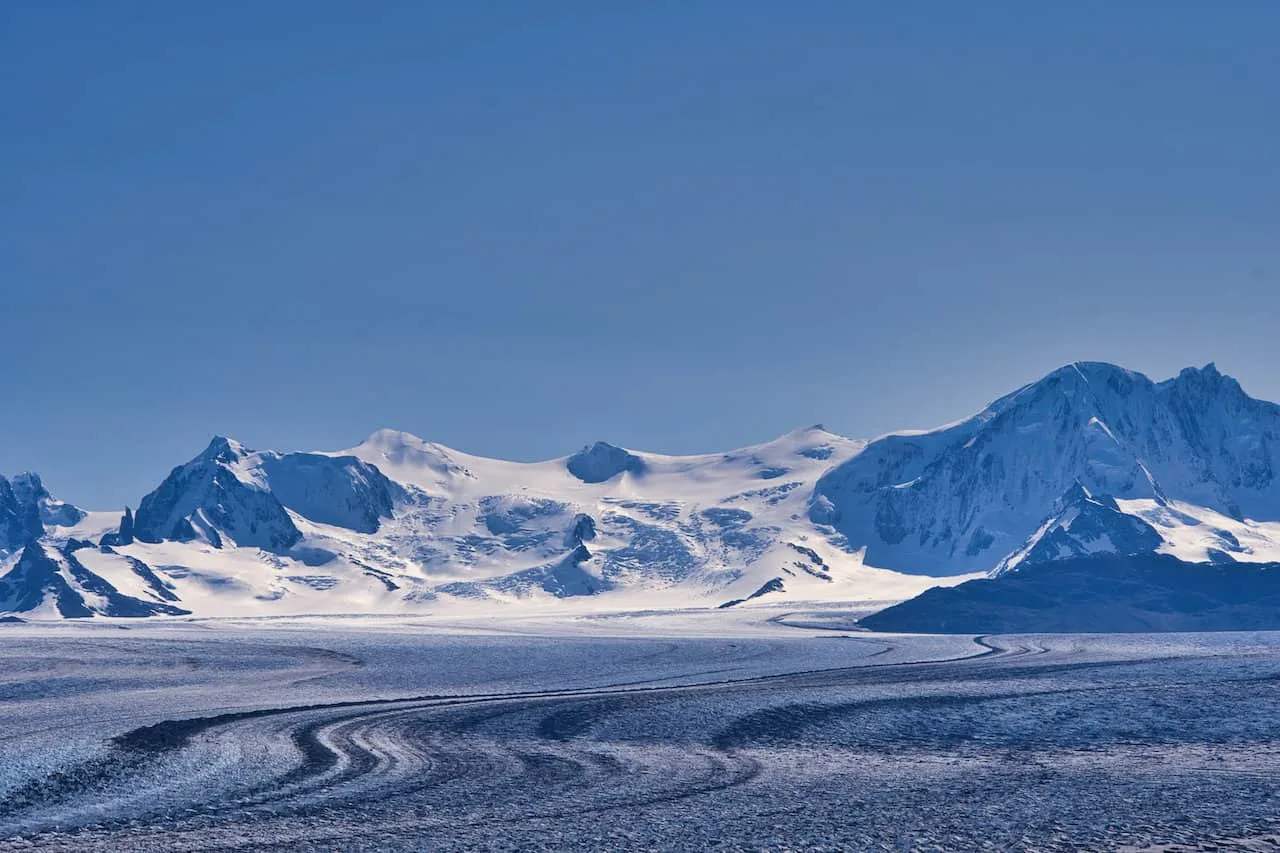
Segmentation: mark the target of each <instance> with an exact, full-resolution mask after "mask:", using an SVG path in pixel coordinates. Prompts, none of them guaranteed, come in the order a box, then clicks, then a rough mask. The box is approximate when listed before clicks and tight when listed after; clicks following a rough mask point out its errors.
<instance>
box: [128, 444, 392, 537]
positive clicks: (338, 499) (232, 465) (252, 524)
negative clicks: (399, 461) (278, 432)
mask: <svg viewBox="0 0 1280 853" xmlns="http://www.w3.org/2000/svg"><path fill="white" fill-rule="evenodd" d="M398 493H399V491H398V489H397V487H396V486H395V485H393V484H392V483H391V482H390V481H389V480H388V479H387V478H386V477H385V476H383V475H382V473H381V472H380V471H378V469H377V468H375V467H373V466H371V465H368V464H367V463H365V462H362V461H361V460H359V459H356V458H355V457H354V456H330V455H327V454H320V453H286V454H282V453H276V452H274V451H252V450H247V449H246V448H245V447H244V446H243V445H241V444H240V443H239V442H236V441H233V440H231V439H228V438H224V437H221V436H219V437H216V438H214V439H213V441H211V442H210V443H209V446H208V447H207V448H206V449H205V450H204V452H202V453H201V454H200V455H198V456H196V457H195V458H194V459H192V460H191V461H190V462H188V463H186V464H185V465H180V466H178V467H177V468H174V469H173V471H172V472H171V473H170V474H169V476H168V477H167V478H165V481H164V482H163V483H161V484H160V486H159V488H157V489H156V490H155V491H154V492H151V493H150V494H149V495H147V496H146V497H144V498H143V499H142V502H141V503H140V504H139V506H138V511H137V514H136V515H135V516H134V519H133V533H134V536H136V537H137V538H138V539H140V540H142V541H143V542H153V543H154V542H160V541H163V540H177V541H181V542H186V541H193V540H198V541H202V542H206V543H208V544H210V545H212V546H213V547H215V548H221V547H222V546H223V544H224V541H225V540H227V539H229V540H230V541H231V542H232V543H234V544H235V545H239V546H250V547H256V548H261V549H263V550H265V551H272V552H284V551H287V550H288V549H289V548H291V547H293V546H294V545H296V544H297V543H298V541H299V540H300V539H301V538H302V533H301V532H300V531H299V529H298V527H297V524H296V523H295V520H294V517H293V514H292V513H296V514H297V515H298V516H301V517H302V518H306V519H310V520H311V521H314V522H317V523H320V524H329V525H333V526H336V527H341V528H346V529H349V530H354V531H357V532H361V533H373V532H376V531H377V529H378V525H379V520H380V519H382V518H389V517H390V516H391V510H392V504H393V502H394V500H395V498H396V496H397V495H398ZM290 511H292V513H291V512H290Z"/></svg>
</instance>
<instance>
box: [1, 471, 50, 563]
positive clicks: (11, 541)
mask: <svg viewBox="0 0 1280 853" xmlns="http://www.w3.org/2000/svg"><path fill="white" fill-rule="evenodd" d="M15 479H16V478H15ZM21 490H22V486H21V484H20V485H19V490H15V489H14V487H13V485H12V484H11V483H10V482H9V481H8V480H7V479H5V478H4V477H0V556H3V555H6V554H13V553H15V552H17V551H18V550H20V549H21V548H23V547H24V546H25V545H26V544H27V543H28V542H31V541H32V540H35V539H39V538H40V537H41V536H43V535H44V523H43V522H42V521H41V520H40V508H39V505H38V504H37V502H36V501H34V500H31V499H29V497H27V496H25V495H24V494H20V492H21Z"/></svg>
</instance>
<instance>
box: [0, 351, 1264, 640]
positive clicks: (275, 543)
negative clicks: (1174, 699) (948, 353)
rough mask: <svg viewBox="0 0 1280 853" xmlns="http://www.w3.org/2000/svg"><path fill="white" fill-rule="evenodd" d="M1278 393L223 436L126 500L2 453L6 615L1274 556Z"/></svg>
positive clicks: (704, 588)
mask: <svg viewBox="0 0 1280 853" xmlns="http://www.w3.org/2000/svg"><path fill="white" fill-rule="evenodd" d="M1278 444H1280V406H1276V405H1275V404H1272V403H1267V402H1263V401H1259V400H1255V399H1253V398H1251V397H1249V396H1248V395H1246V394H1245V393H1244V391H1243V390H1242V389H1241V387H1240V385H1239V384H1238V383H1237V382H1236V381H1235V380H1233V379H1231V378H1229V377H1227V376H1224V375H1222V374H1221V373H1219V372H1218V370H1217V369H1216V368H1215V367H1214V366H1213V365H1208V366H1206V367H1204V368H1200V369H1187V370H1184V371H1182V373H1180V374H1179V375H1178V376H1177V377H1175V378H1173V379H1170V380H1167V381H1164V382H1152V381H1151V380H1149V379H1147V378H1146V377H1145V376H1142V375H1141V374H1138V373H1133V372H1131V371H1127V370H1124V369H1121V368H1119V367H1115V366H1113V365H1109V364H1100V363H1077V364H1072V365H1068V366H1067V367H1064V368H1062V369H1060V370H1056V371H1054V372H1053V373H1051V374H1049V375H1048V376H1046V377H1044V378H1043V379H1041V380H1040V381H1038V382H1035V383H1032V384H1030V385H1027V386H1026V387H1024V388H1021V389H1019V390H1018V391H1015V392H1014V393H1012V394H1009V395H1008V396H1005V397H1002V398H1001V399H999V400H997V401H996V402H994V403H992V404H991V405H990V406H988V407H987V408H986V409H983V410H982V411H981V412H979V413H978V414H976V415H974V416H972V417H970V418H967V419H965V420H963V421H959V422H957V423H954V424H950V425H947V426H944V427H941V428H939V429H936V430H932V431H928V432H913V433H895V434H891V435H887V436H883V437H881V438H878V439H875V440H873V441H863V440H856V439H850V438H844V437H841V436H838V435H834V434H832V433H829V432H826V431H825V430H823V429H822V428H821V427H811V428H808V429H802V430H797V431H795V432H793V433H789V434H787V435H785V436H782V437H781V438H778V439H776V440H774V441H771V442H767V443H765V444H761V445H757V446H754V447H748V448H743V449H741V450H736V451H732V452H729V453H718V454H708V455H701V456H664V455H659V454H653V453H643V452H639V451H633V450H626V449H623V448H620V447H615V446H613V445H610V444H605V443H603V442H601V443H597V444H594V445H592V446H589V447H586V448H583V449H582V450H581V451H579V452H578V453H575V454H573V455H571V456H568V457H564V458H560V459H554V460H550V461H546V462H536V463H520V462H507V461H502V460H496V459H486V458H481V457H476V456H471V455H468V454H465V453H462V452H460V451H456V450H452V449H450V448H447V447H443V446H441V445H438V444H432V443H429V442H426V441H423V440H422V439H419V438H416V437H415V436H412V435H409V434H407V433H402V432H395V431H391V430H382V431H379V432H376V433H374V434H373V435H372V436H370V437H369V438H368V439H367V440H366V441H364V442H363V443H361V444H359V445H357V446H356V447H353V448H350V449H349V450H344V451H338V452H316V453H281V452H276V451H255V450H249V449H247V448H245V447H243V446H242V445H240V444H239V443H237V442H235V441H233V440H231V439H227V438H221V437H220V438H215V439H214V440H213V441H212V442H211V443H210V445H209V446H208V447H207V448H206V449H205V450H204V451H203V452H202V453H200V454H199V455H197V456H196V457H195V458H193V459H192V460H190V461H189V462H187V463H185V464H183V465H180V466H178V467H177V468H175V469H174V470H173V471H172V472H171V473H170V475H169V476H168V477H167V478H166V479H165V480H164V481H163V482H162V483H160V484H159V485H158V487H157V488H156V489H155V490H154V491H152V492H151V493H150V494H148V495H146V496H144V497H142V499H141V500H140V501H139V503H138V505H137V508H136V511H134V510H125V511H124V512H123V513H120V512H85V511H83V510H80V509H78V508H76V507H74V506H72V505H70V504H67V503H64V502H62V501H59V500H57V499H55V498H53V497H52V496H51V495H50V494H49V493H48V490H46V489H45V488H44V486H43V484H42V483H41V481H40V479H39V478H38V477H37V476H35V475H33V474H20V475H18V476H16V477H14V478H13V479H12V480H6V479H4V478H0V612H3V611H7V612H15V613H19V614H21V615H23V616H24V617H27V618H31V617H37V618H39V617H49V618H58V617H81V616H90V615H104V616H149V615H158V616H163V615H180V614H186V613H192V614H195V615H201V616H203V615H211V616H229V615H236V616H243V615H258V614H261V615H272V614H295V613H368V612H377V613H382V612H385V613H402V612H424V611H439V610H442V609H448V608H467V607H494V606H498V605H506V606H510V605H520V606H526V607H527V606H547V607H559V608H571V607H577V608H580V609H626V608H648V607H676V606H707V605H732V604H735V603H740V602H744V601H780V600H787V599H791V600H796V601H859V602H874V601H897V600H901V599H904V598H907V597H910V596H913V595H915V594H917V593H919V592H920V591H922V590H924V589H926V588H927V587H930V586H934V585H938V584H948V585H949V584H955V583H959V582H961V581H963V580H965V579H967V578H972V577H976V576H982V575H985V574H995V575H999V574H1001V573H1007V572H1015V571H1018V569H1019V567H1020V566H1026V565H1032V564H1035V565H1039V564H1043V563H1048V562H1052V561H1054V560H1061V559H1067V558H1072V557H1080V556H1082V555H1093V554H1118V555H1126V554H1149V553H1163V554H1172V555H1174V556H1176V557H1178V558H1179V559H1180V560H1183V561H1187V562H1203V563H1216V564H1223V563H1230V562H1234V561H1241V562H1270V561H1276V560H1280V483H1278V482H1277V477H1276V472H1277V470H1278V468H1280V457H1278V454H1280V450H1277V445H1278Z"/></svg>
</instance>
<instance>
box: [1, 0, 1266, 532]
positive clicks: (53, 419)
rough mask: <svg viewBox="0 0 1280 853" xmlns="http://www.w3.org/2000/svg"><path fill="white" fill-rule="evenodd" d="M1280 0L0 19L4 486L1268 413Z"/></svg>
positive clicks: (211, 9) (233, 7)
mask: <svg viewBox="0 0 1280 853" xmlns="http://www.w3.org/2000/svg"><path fill="white" fill-rule="evenodd" d="M1277 44H1280V4H1278V3H1275V2H1271V0H1258V2H1248V1H1247V0H1234V2H1231V3H1223V4H1214V3H1206V2H1173V1H1172V0H1161V2H1156V0H1151V2H1126V3H1116V2H1073V3H1052V4H1051V3H1024V2H980V0H975V2H965V3H958V2H950V0H948V2H903V3H880V2H875V3H872V2H865V3H855V2H847V0H846V2H831V3H825V2H802V3H781V2H772V3H755V2H718V3H688V2H680V3H667V2H646V3H626V4H623V3H599V2H586V3H569V2H563V3H545V4H544V3H527V2H515V3H458V4H455V5H452V6H451V5H450V4H446V3H443V2H441V3H429V2H428V3H393V2H383V3H372V4H359V3H352V2H308V3H300V2H298V3H291V2H275V3H258V2H218V3H168V2H151V3H140V2H113V3H96V2H59V3H6V4H3V5H2V6H0V80H2V81H3V84H2V88H3V91H4V108H3V110H0V164H2V165H0V289H2V293H0V297H2V298H0V312H2V313H3V317H4V320H5V322H4V343H5V346H4V350H3V352H4V354H5V355H4V365H5V369H4V370H3V373H2V374H0V375H3V382H0V388H2V389H3V390H2V396H0V471H4V472H6V473H13V472H15V471H17V470H20V469H26V468H31V469H34V470H37V471H40V472H42V473H43V474H44V475H45V478H46V481H47V482H48V483H49V484H50V486H51V487H52V488H53V489H54V490H55V491H56V492H57V493H59V494H61V495H62V496H63V497H65V498H67V499H68V500H72V501H75V502H77V503H80V504H82V505H88V506H95V507H112V506H117V505H120V504H123V503H125V502H131V503H135V504H136V501H137V499H138V497H139V496H141V495H142V494H143V493H144V492H146V491H148V490H149V489H150V488H152V487H153V486H154V485H155V484H156V483H157V482H158V481H159V480H160V478H161V477H162V476H163V475H164V474H165V473H166V472H167V471H168V469H169V468H170V467H171V466H172V465H174V464H177V463H178V462H181V461H183V460H185V459H187V458H189V457H190V456H192V455H193V454H194V453H196V452H197V451H199V450H200V449H201V448H202V447H203V446H204V444H205V443H206V442H207V441H208V438H209V436H210V435H211V434H213V433H223V434H229V435H232V436H234V437H237V438H239V439H241V440H242V441H244V442H245V443H246V444H249V445H250V446H255V447H278V448H281V449H299V448H304V449H311V448H327V449H333V448H340V447H346V446H350V445H352V444H355V443H357V442H358V441H360V440H361V439H362V438H363V437H364V436H365V435H366V434H367V433H369V432H370V431H372V430H373V429H375V428H377V427H382V426H393V427H396V428H400V429H405V430H409V431H411V432H414V433H417V434H419V435H422V436H424V437H426V438H429V439H433V440H436V441H441V442H444V443H446V444H449V445H452V446H455V447H458V448H460V449H464V450H467V451H471V452H475V453H481V454H486V455H499V456H506V457H512V458H520V459H534V458H546V457H551V456H558V455H562V454H564V453H568V452H570V451H572V450H574V449H575V448H577V447H578V446H580V445H582V444H583V443H585V442H588V441H591V440H595V439H605V440H609V441H612V442H614V443H618V444H624V445H628V446H631V447H636V448H641V449H650V450H658V451H667V452H695V451H711V450H720V449H728V448H731V447H735V446H739V445H743V444H747V443H752V442H757V441H761V440H766V439H768V438H771V437H773V436H775V435H777V434H780V433H782V432H785V431H786V430H788V429H791V428H793V427H797V426H801V425H806V424H809V423H813V422H819V421H820V422H823V423H825V424H826V425H827V427H828V428H829V429H832V430H835V431H837V432H842V433H846V434H850V435H857V436H871V435H874V434H877V433H881V432H884V431H888V430H891V429H898V428H908V427H927V426H931V425H934V424H937V423H939V422H943V421H948V420H952V419H954V418H957V417H960V416H963V415H965V414H968V413H970V412H972V411H974V410H976V409H978V408H980V407H981V406H982V405H983V404H985V403H986V402H987V401H989V400H990V399H992V398H994V397H996V396H998V395H999V394H1001V393H1004V392H1005V391H1008V390H1011V389H1012V388H1013V387H1015V386H1017V385H1020V384H1022V383H1024V382H1027V381H1029V380H1032V379H1034V378H1036V377H1037V376H1039V375H1040V374H1043V373H1045V372H1047V371H1048V370H1050V369H1052V368H1054V367H1056V366H1059V365H1061V364H1064V363H1066V362H1069V361H1072V360H1076V359H1091V360H1108V361H1116V362H1119V363H1121V364H1124V365H1125V366H1128V367H1132V368H1134V369H1138V370H1142V371H1144V372H1146V373H1149V374H1151V375H1152V376H1154V377H1155V378H1163V377H1165V376H1168V375H1171V374H1173V373H1175V372H1176V371H1177V369H1178V368H1180V367H1182V366H1185V365H1188V364H1197V365H1199V364H1203V363H1205V362H1207V361H1210V360H1214V361H1216V362H1217V363H1218V365H1219V367H1220V368H1221V369H1223V370H1224V371H1225V372H1227V373H1230V374H1232V375H1234V376H1236V377H1238V378H1239V379H1240V380H1241V381H1242V382H1243V384H1244V385H1245V388H1246V390H1248V391H1250V392H1251V393H1253V394H1255V395H1256V396H1263V397H1268V398H1270V399H1280V373H1278V372H1277V370H1276V365H1277V364H1278V363H1280V343H1278V341H1280V334H1278V330H1277V320H1278V319H1280V153H1278V152H1280V96H1278V95H1277V90H1276V87H1277V82H1278V81H1280V51H1277V50H1276V45H1277Z"/></svg>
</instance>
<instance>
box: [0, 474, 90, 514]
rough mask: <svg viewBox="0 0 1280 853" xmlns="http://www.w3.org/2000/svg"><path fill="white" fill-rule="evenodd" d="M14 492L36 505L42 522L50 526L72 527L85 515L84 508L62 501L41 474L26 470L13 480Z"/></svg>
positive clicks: (20, 498)
mask: <svg viewBox="0 0 1280 853" xmlns="http://www.w3.org/2000/svg"><path fill="white" fill-rule="evenodd" d="M10 482H11V484H12V486H13V493H14V495H15V496H16V497H17V498H18V500H19V501H20V502H22V503H24V504H28V505H33V506H35V507H36V510H37V512H38V513H39V515H40V521H41V523H43V524H45V525H47V526H50V527H71V526H73V525H75V524H78V523H79V522H80V521H81V519H83V518H84V517H85V512H84V510H82V509H80V508H79V507H77V506H72V505H71V504H69V503H67V502H66V501H60V500H58V499H57V498H55V497H54V496H53V495H51V494H49V490H48V489H46V488H45V485H44V483H43V482H42V481H41V480H40V475H39V474H35V473H33V472H31V471H24V472H23V473H21V474H18V475H16V476H15V477H14V478H13V479H12V480H11V481H10Z"/></svg>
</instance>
